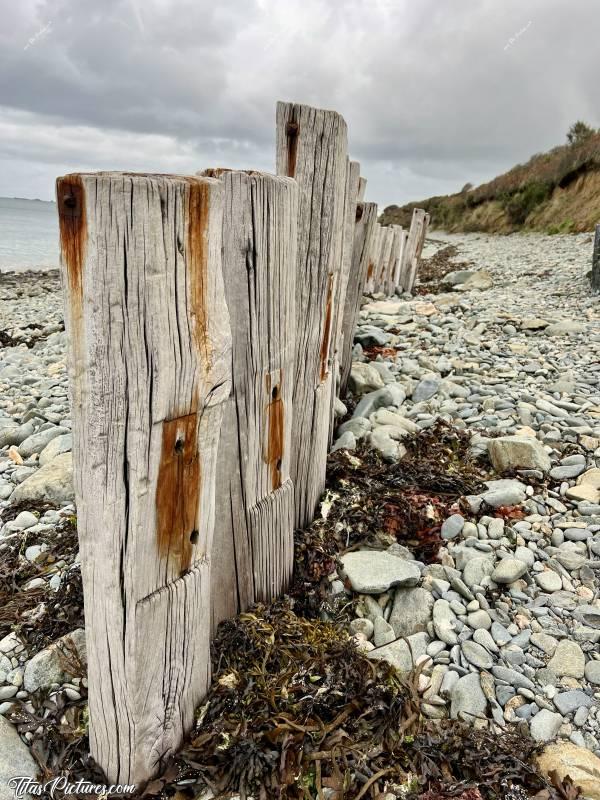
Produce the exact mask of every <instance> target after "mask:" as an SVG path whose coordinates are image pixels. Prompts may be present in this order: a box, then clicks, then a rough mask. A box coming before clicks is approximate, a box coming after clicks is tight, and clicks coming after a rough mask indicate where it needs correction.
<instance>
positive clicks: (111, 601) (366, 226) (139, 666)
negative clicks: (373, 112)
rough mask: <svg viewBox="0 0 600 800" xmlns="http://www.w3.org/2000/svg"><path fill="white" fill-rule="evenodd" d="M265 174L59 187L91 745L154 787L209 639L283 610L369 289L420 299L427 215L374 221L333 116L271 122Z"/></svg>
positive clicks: (123, 778)
mask: <svg viewBox="0 0 600 800" xmlns="http://www.w3.org/2000/svg"><path fill="white" fill-rule="evenodd" d="M276 125H277V175H269V174H265V173H260V172H253V171H248V172H243V171H230V170H223V169H209V170H205V171H203V172H202V173H199V174H197V175H195V176H174V175H138V174H129V173H95V174H72V175H67V176H65V177H62V178H59V179H58V181H57V202H58V208H59V221H60V237H61V251H62V259H61V260H62V266H63V278H64V284H65V288H66V289H67V291H66V293H65V295H66V301H65V309H66V313H65V318H66V326H67V332H68V338H69V343H70V345H69V346H70V375H71V395H72V412H73V430H74V453H73V455H74V467H75V488H76V498H77V509H78V528H79V536H80V547H81V566H82V577H83V587H84V598H85V617H86V638H87V650H88V662H89V711H90V748H91V753H92V755H93V757H94V758H95V759H96V761H97V762H98V763H99V765H100V766H101V767H102V768H103V770H104V771H105V773H106V775H107V777H108V779H109V780H110V781H111V782H113V783H137V784H141V783H144V782H145V781H146V780H148V779H149V778H151V777H152V776H154V775H155V774H156V773H157V772H159V771H160V769H161V768H162V766H163V765H164V763H165V760H166V759H167V758H168V757H169V756H170V755H171V754H172V753H173V752H175V751H176V750H177V749H178V747H179V746H180V745H181V742H182V739H183V737H184V735H185V733H186V732H187V731H188V730H190V728H191V727H192V725H193V720H194V710H195V709H196V707H197V706H198V705H199V704H200V702H201V700H202V698H203V697H204V695H205V694H206V692H207V690H208V688H209V684H210V679H211V669H210V655H209V645H210V636H211V631H212V630H214V628H215V626H216V625H217V624H218V623H219V622H220V621H221V620H223V619H225V618H227V617H231V616H234V615H235V614H236V613H238V612H239V611H241V610H244V609H246V608H248V607H249V606H250V605H251V604H252V603H254V602H257V601H269V600H271V599H272V598H274V597H276V596H278V595H280V594H281V593H282V592H283V591H284V590H285V588H286V585H287V584H288V582H289V580H290V577H291V572H292V566H293V531H294V529H295V527H302V526H305V525H307V524H309V523H310V522H311V520H312V519H313V515H314V512H315V508H316V505H317V502H318V500H319V497H320V495H321V493H322V491H323V488H324V484H325V465H326V458H327V452H328V449H329V444H330V442H331V436H332V433H333V428H334V405H335V400H336V397H337V396H338V394H339V392H340V391H343V390H344V387H345V383H346V381H347V378H348V375H349V372H350V366H351V358H352V340H353V330H354V328H355V325H356V321H357V318H358V313H359V306H360V300H361V297H362V293H363V290H364V288H365V286H366V287H367V289H371V290H372V291H378V290H380V291H385V292H392V291H393V290H395V288H396V287H400V288H402V289H410V288H411V287H412V286H413V284H414V280H415V276H416V269H417V262H418V257H419V255H420V250H421V248H422V245H423V239H424V235H425V229H426V224H427V217H426V215H425V214H424V212H422V211H415V215H414V218H413V226H412V227H411V230H410V232H408V233H407V232H405V231H402V229H401V228H397V227H396V228H394V227H392V228H383V227H380V226H379V225H378V224H377V221H376V215H377V207H376V205H375V204H374V203H368V202H365V201H364V200H363V199H362V198H363V195H364V188H365V180H364V179H363V178H361V177H360V167H359V165H358V163H357V162H355V161H350V160H349V158H348V153H347V147H348V145H347V130H346V123H345V122H344V120H343V118H342V117H341V116H340V115H339V114H337V113H335V112H333V111H322V110H318V109H314V108H310V107H307V106H303V105H296V104H292V103H279V104H278V105H277V123H276Z"/></svg>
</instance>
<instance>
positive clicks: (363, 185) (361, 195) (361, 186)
mask: <svg viewBox="0 0 600 800" xmlns="http://www.w3.org/2000/svg"><path fill="white" fill-rule="evenodd" d="M366 189H367V179H366V178H363V177H362V175H361V176H360V181H359V183H358V197H357V200H358V202H359V203H362V202H363V200H364V199H365V191H366Z"/></svg>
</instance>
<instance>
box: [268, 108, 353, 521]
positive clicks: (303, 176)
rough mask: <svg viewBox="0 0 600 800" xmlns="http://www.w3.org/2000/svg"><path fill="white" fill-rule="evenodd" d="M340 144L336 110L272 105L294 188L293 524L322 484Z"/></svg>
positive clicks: (281, 169)
mask: <svg viewBox="0 0 600 800" xmlns="http://www.w3.org/2000/svg"><path fill="white" fill-rule="evenodd" d="M347 149H348V144H347V128H346V123H345V122H344V120H343V118H342V117H341V116H340V115H339V114H337V113H336V112H334V111H323V110H319V109H315V108H311V107H309V106H304V105H297V104H294V103H278V104H277V174H278V175H287V176H289V177H293V178H295V179H296V181H297V182H298V186H299V191H300V196H299V212H298V253H297V269H296V319H297V334H296V348H295V370H294V390H293V391H294V396H293V407H294V414H293V422H292V464H291V477H292V482H293V483H294V494H295V522H296V525H297V526H299V527H303V526H304V525H306V524H308V523H309V522H311V521H312V519H313V516H314V512H315V509H316V505H317V502H318V500H319V497H320V495H321V493H322V491H323V488H324V486H325V466H326V461H327V449H328V438H329V417H330V409H331V402H332V399H331V398H332V391H333V390H334V382H333V369H332V364H331V349H332V348H331V337H332V333H333V327H332V322H333V311H334V309H333V307H332V304H333V302H334V298H335V296H336V281H338V280H339V276H340V271H341V269H342V260H343V249H344V244H343V243H344V206H345V203H344V200H345V188H346V156H347Z"/></svg>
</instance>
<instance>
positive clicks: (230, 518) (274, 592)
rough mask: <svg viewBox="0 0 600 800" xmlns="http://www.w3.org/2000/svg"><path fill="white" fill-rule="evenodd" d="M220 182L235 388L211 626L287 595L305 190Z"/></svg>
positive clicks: (237, 175)
mask: <svg viewBox="0 0 600 800" xmlns="http://www.w3.org/2000/svg"><path fill="white" fill-rule="evenodd" d="M208 172H209V173H210V174H215V171H214V170H210V171H208ZM220 174H221V181H222V183H223V192H224V213H223V276H224V282H225V297H226V301H227V305H228V307H229V315H230V319H231V334H232V356H231V358H232V366H231V371H232V385H231V396H230V398H229V399H228V401H227V406H226V411H225V419H224V423H223V433H222V435H221V444H220V448H219V457H218V468H217V496H216V508H217V514H216V523H215V542H214V547H213V571H212V596H213V626H216V625H217V624H218V623H219V622H220V621H221V620H223V619H226V618H228V617H231V616H234V615H235V614H237V613H238V612H240V611H245V610H246V609H247V608H248V607H249V606H250V605H251V604H252V603H255V602H258V601H265V602H268V601H270V600H272V599H274V598H275V597H278V596H279V595H281V594H282V593H283V591H284V590H285V588H286V587H287V584H288V582H289V579H290V577H291V572H292V566H293V533H294V492H293V484H292V482H291V480H290V463H291V457H292V441H291V434H292V391H293V380H294V378H293V376H294V343H295V336H296V315H295V296H296V248H297V238H298V186H297V184H296V181H295V180H293V179H292V178H286V177H275V176H274V175H267V174H264V173H258V172H250V173H246V172H235V171H224V170H221V171H220Z"/></svg>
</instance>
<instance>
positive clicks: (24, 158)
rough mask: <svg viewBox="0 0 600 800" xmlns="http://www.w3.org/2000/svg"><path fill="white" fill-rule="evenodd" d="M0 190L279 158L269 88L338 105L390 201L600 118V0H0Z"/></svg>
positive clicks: (436, 187)
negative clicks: (66, 177) (84, 176)
mask: <svg viewBox="0 0 600 800" xmlns="http://www.w3.org/2000/svg"><path fill="white" fill-rule="evenodd" d="M0 9H1V15H0V195H4V196H20V197H39V198H42V199H50V198H52V197H53V193H54V179H55V177H56V176H57V175H60V174H63V173H65V172H73V171H79V170H99V169H126V170H130V171H144V172H186V173H190V172H195V171H196V170H197V169H200V168H203V167H207V166H232V167H239V168H257V169H265V170H270V171H273V169H274V115H275V102H276V101H277V100H279V99H281V100H292V101H296V102H302V103H308V104H311V105H316V106H320V107H323V108H332V109H335V110H337V111H339V112H340V113H342V114H343V115H344V117H345V119H346V121H347V122H348V126H349V140H350V153H351V156H352V157H353V158H355V159H357V160H359V161H360V162H361V167H362V169H361V172H362V174H363V175H364V176H365V177H366V178H367V179H368V187H367V199H369V200H374V201H376V202H378V203H379V204H380V207H384V206H385V205H388V204H390V203H403V202H406V201H408V200H416V199H420V198H424V197H428V196H430V195H432V194H445V193H448V192H452V191H457V190H459V189H460V188H461V187H462V185H463V184H464V183H466V182H467V181H470V182H472V183H474V184H477V183H481V182H483V181H484V180H487V179H489V178H492V177H493V176H494V175H496V174H498V173H500V172H503V171H504V170H505V169H507V168H508V167H510V166H512V165H513V164H515V163H517V162H520V161H524V160H526V159H527V158H528V157H529V156H530V155H532V154H533V153H535V152H539V151H542V150H545V149H548V148H549V147H552V146H553V145H555V144H559V143H562V142H563V141H564V138H565V133H566V130H567V128H568V127H569V125H570V124H571V123H572V122H574V121H575V120H576V119H578V118H581V119H584V120H586V121H588V122H589V123H591V124H593V125H594V126H599V125H600V91H599V88H598V85H599V81H600V48H599V47H598V30H599V28H600V0H361V1H360V2H359V0H347V1H342V0H340V1H339V2H334V0H329V2H326V0H211V2H210V3H209V2H205V0H189V2H188V0H0Z"/></svg>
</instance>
